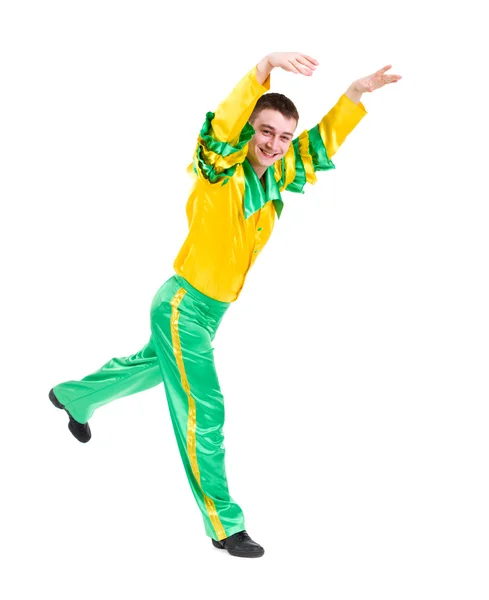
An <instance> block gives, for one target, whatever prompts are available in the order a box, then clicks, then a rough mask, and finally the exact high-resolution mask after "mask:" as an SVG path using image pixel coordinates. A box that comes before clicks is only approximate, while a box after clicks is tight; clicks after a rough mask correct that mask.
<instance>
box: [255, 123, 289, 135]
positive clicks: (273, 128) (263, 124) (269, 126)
mask: <svg viewBox="0 0 489 600" xmlns="http://www.w3.org/2000/svg"><path fill="white" fill-rule="evenodd" d="M260 127H266V128H267V129H271V130H272V131H276V129H275V127H272V126H271V125H267V124H266V123H262V124H261V125H260ZM281 135H290V137H294V134H293V133H289V132H288V131H284V132H282V133H281Z"/></svg>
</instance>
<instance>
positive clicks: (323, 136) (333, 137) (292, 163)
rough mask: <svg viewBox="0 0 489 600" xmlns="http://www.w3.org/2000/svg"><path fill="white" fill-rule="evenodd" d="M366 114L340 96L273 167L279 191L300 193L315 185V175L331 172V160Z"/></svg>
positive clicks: (359, 104) (360, 106)
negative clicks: (310, 185)
mask: <svg viewBox="0 0 489 600" xmlns="http://www.w3.org/2000/svg"><path fill="white" fill-rule="evenodd" d="M366 114H367V111H366V110H365V107H364V106H363V104H362V103H361V102H359V103H358V104H355V102H353V101H352V100H350V98H348V96H346V94H343V95H342V96H341V97H340V99H339V100H338V102H337V103H336V104H335V106H334V107H333V108H332V109H331V110H330V111H329V112H328V114H327V115H326V116H324V117H323V118H322V119H321V121H320V122H319V123H318V124H317V125H316V126H315V127H313V128H312V129H309V130H306V131H304V132H302V133H301V135H300V136H299V137H297V138H295V139H294V140H293V141H292V144H291V145H290V148H289V150H288V151H287V154H286V155H285V156H284V157H283V158H282V160H281V161H278V162H277V163H275V179H276V181H277V182H278V184H279V188H280V191H283V190H287V191H289V192H300V193H303V188H304V186H305V184H306V183H312V184H314V183H316V180H317V178H316V172H317V171H327V170H329V169H334V168H335V166H334V164H333V162H332V161H331V158H332V157H333V156H334V154H336V151H337V150H338V148H339V147H340V146H341V144H342V143H343V142H344V141H345V139H346V137H347V136H348V134H350V133H351V132H352V131H353V129H355V127H356V126H357V125H358V123H359V122H360V121H361V120H362V119H363V117H364V116H365V115H366Z"/></svg>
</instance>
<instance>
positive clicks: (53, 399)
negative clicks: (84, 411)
mask: <svg viewBox="0 0 489 600" xmlns="http://www.w3.org/2000/svg"><path fill="white" fill-rule="evenodd" d="M49 399H50V400H51V402H52V403H53V404H54V406H56V408H60V409H61V410H64V411H65V412H66V414H67V415H68V416H69V418H70V421H69V423H68V429H69V430H70V433H71V435H72V436H73V437H74V438H75V439H76V440H78V441H79V442H80V443H81V444H86V443H87V442H89V441H90V439H91V438H92V432H91V431H90V426H88V434H89V437H88V439H85V438H83V439H82V438H80V437H79V436H78V435H77V431H76V429H75V430H73V428H72V425H71V423H72V422H75V423H78V421H77V420H76V419H74V418H73V417H72V416H71V415H70V413H69V412H68V411H67V410H66V408H65V407H64V406H63V405H62V404H61V402H60V401H59V400H58V399H57V398H56V396H55V395H54V391H53V390H52V389H51V390H49Z"/></svg>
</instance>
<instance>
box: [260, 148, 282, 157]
mask: <svg viewBox="0 0 489 600" xmlns="http://www.w3.org/2000/svg"><path fill="white" fill-rule="evenodd" d="M260 152H261V153H262V154H263V156H264V157H265V158H273V157H274V156H277V154H278V152H276V153H275V154H273V153H272V154H268V152H266V151H265V150H262V149H261V148H260Z"/></svg>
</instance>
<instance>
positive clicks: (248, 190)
mask: <svg viewBox="0 0 489 600" xmlns="http://www.w3.org/2000/svg"><path fill="white" fill-rule="evenodd" d="M243 170H244V174H245V193H244V199H243V210H244V216H245V219H248V217H251V215H252V214H254V213H256V211H257V210H260V208H262V207H263V206H265V204H266V203H267V202H270V201H271V202H273V206H274V208H275V212H276V213H277V217H278V218H280V215H281V213H282V209H283V206H284V203H283V201H282V196H281V195H280V190H279V187H278V184H277V182H276V181H275V175H274V173H275V170H274V167H273V165H272V166H270V167H268V169H267V170H266V171H265V187H266V189H265V190H264V189H263V186H262V184H261V182H260V179H259V177H258V175H257V174H256V173H255V170H254V169H253V167H252V166H251V163H250V162H249V160H248V159H247V158H246V159H245V160H244V162H243Z"/></svg>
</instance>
